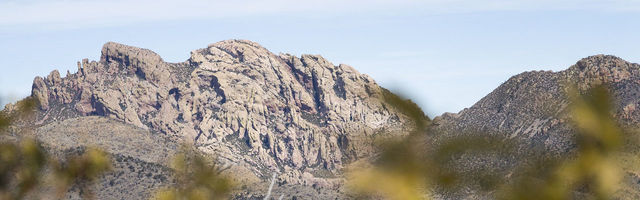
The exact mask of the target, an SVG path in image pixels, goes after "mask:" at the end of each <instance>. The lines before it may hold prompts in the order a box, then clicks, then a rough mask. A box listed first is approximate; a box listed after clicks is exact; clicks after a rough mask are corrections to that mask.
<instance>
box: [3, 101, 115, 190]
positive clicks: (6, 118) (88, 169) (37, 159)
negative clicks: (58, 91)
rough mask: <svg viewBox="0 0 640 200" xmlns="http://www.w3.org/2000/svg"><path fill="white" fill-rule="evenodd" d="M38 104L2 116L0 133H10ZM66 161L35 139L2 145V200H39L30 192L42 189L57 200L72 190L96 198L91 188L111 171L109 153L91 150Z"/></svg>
mask: <svg viewBox="0 0 640 200" xmlns="http://www.w3.org/2000/svg"><path fill="white" fill-rule="evenodd" d="M36 105H37V102H35V100H33V99H32V98H26V99H24V100H21V101H19V102H17V103H16V105H15V107H16V108H14V109H15V110H12V111H11V112H9V111H7V110H3V111H2V112H0V133H6V132H5V130H6V129H7V128H9V126H10V125H11V124H12V122H14V121H16V120H21V119H24V118H26V117H28V116H29V115H31V114H32V112H33V109H34V108H35V106H36ZM61 160H62V161H60V160H58V159H56V158H54V157H53V156H52V155H49V154H48V153H47V152H46V151H45V150H44V149H43V148H42V146H41V145H40V144H39V143H38V142H37V141H36V140H35V139H33V138H23V139H20V140H17V139H16V141H12V140H9V139H6V140H5V139H3V141H0V199H3V200H5V199H6V200H11V199H24V198H27V197H28V198H29V199H38V198H39V197H38V195H41V194H38V192H34V193H33V195H35V196H28V192H31V191H34V190H38V188H40V189H43V188H47V187H50V188H55V190H56V197H57V199H59V198H62V197H63V196H64V195H65V194H66V192H67V191H68V190H69V188H71V187H72V186H74V185H76V186H78V187H79V188H81V189H82V191H84V192H83V193H82V194H83V197H84V198H93V197H92V192H91V191H90V188H89V186H90V185H91V183H93V181H95V180H96V179H97V178H98V177H100V175H101V174H102V173H104V172H106V171H108V170H110V168H111V165H110V163H111V161H110V158H109V156H108V155H107V153H105V152H104V151H102V150H99V149H97V148H89V149H88V150H86V151H85V152H84V153H83V154H82V155H69V156H67V157H65V158H63V159H61Z"/></svg>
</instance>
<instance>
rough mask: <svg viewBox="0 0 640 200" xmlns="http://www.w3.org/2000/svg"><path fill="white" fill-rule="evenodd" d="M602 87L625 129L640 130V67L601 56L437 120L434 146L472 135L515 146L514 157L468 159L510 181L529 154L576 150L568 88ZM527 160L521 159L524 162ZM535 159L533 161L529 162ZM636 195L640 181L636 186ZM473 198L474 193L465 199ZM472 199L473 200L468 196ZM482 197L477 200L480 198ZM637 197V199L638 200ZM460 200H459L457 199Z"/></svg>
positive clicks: (518, 79)
mask: <svg viewBox="0 0 640 200" xmlns="http://www.w3.org/2000/svg"><path fill="white" fill-rule="evenodd" d="M597 84H606V85H608V87H609V88H610V90H611V92H612V95H613V97H612V98H613V100H614V102H612V103H613V104H614V109H615V110H614V112H613V113H612V114H613V115H614V116H615V117H617V119H619V121H620V123H621V124H622V125H623V126H625V127H630V128H633V127H638V122H640V111H639V110H637V107H638V106H640V65H638V64H635V63H629V62H627V61H624V60H622V59H620V58H617V57H615V56H608V55H596V56H590V57H587V58H584V59H582V60H580V61H578V62H577V63H576V64H575V65H573V66H571V67H569V68H568V69H566V70H563V71H559V72H551V71H531V72H524V73H521V74H518V75H516V76H513V77H511V78H510V79H509V80H507V81H506V82H505V83H503V84H502V85H500V86H499V87H498V88H496V89H495V90H494V91H493V92H491V93H490V94H488V95H487V96H485V97H484V98H482V99H481V100H480V101H478V102H477V103H476V104H474V105H473V106H471V107H470V108H467V109H464V110H462V111H461V112H459V113H455V114H453V113H446V114H443V115H442V116H439V117H436V118H435V119H434V120H433V124H432V126H431V127H430V131H432V132H433V133H435V135H436V137H432V138H431V139H432V140H435V141H431V142H434V143H439V142H441V141H443V140H444V139H443V138H447V137H451V136H461V135H462V136H464V135H470V134H481V135H482V134H491V135H497V136H499V137H503V138H510V139H513V141H516V143H517V144H518V145H517V148H518V149H517V151H514V152H513V153H512V154H511V157H506V158H500V159H485V160H482V161H479V160H473V161H472V160H469V162H466V161H465V162H466V163H464V162H463V163H464V164H463V165H465V166H467V167H469V168H475V167H478V163H479V162H483V163H482V164H481V165H483V166H491V167H497V168H499V169H502V170H503V171H502V175H504V177H509V176H510V173H511V172H513V170H514V167H515V166H517V165H518V164H519V162H522V161H523V160H522V158H528V157H526V156H525V154H527V153H537V154H539V155H544V156H554V155H567V153H571V152H572V151H573V150H575V147H576V144H575V142H574V140H573V136H575V133H576V131H575V129H574V127H573V126H572V124H571V116H570V111H569V108H568V107H569V100H568V99H569V98H568V96H567V95H568V90H569V87H577V89H578V90H579V91H585V90H586V89H588V88H591V87H592V86H594V85H597ZM519 156H522V157H519ZM529 158H530V157H529ZM626 170H627V173H626V175H627V177H626V178H627V179H628V180H629V181H630V182H633V180H638V179H639V178H640V177H639V176H638V175H637V174H640V173H639V172H640V171H638V170H639V169H637V168H634V167H631V168H626ZM632 185H634V186H631V187H636V188H635V189H634V192H633V193H636V195H637V193H638V192H637V191H638V190H637V189H638V188H640V187H638V184H637V182H633V184H632ZM625 193H628V192H625ZM463 195H470V196H473V195H474V194H472V193H470V194H463ZM467 197H468V196H467ZM476 197H477V196H476ZM637 197H638V196H636V197H634V198H637ZM455 198H461V197H459V196H457V197H454V199H455Z"/></svg>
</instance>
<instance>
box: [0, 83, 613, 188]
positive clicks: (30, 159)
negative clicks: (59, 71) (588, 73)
mask: <svg viewBox="0 0 640 200" xmlns="http://www.w3.org/2000/svg"><path fill="white" fill-rule="evenodd" d="M569 96H570V98H571V102H572V104H571V107H570V110H571V114H572V119H573V120H574V121H573V123H574V125H575V127H576V130H577V131H578V132H577V134H576V137H575V143H576V145H577V148H576V150H575V154H572V155H571V156H566V157H535V158H531V159H530V160H531V161H530V162H526V164H527V165H526V166H519V167H518V168H517V170H516V172H515V173H514V174H513V175H512V176H509V177H504V176H497V175H496V174H499V173H496V172H495V170H501V169H490V168H491V167H488V168H489V169H485V168H482V167H483V166H480V167H479V170H478V169H471V170H460V169H458V167H459V166H457V165H458V163H457V162H456V159H458V160H459V159H462V160H464V159H476V158H477V157H480V156H482V157H489V158H492V157H510V156H511V157H512V156H514V151H517V148H516V144H515V143H514V142H513V141H510V140H509V139H506V138H502V137H498V136H493V135H490V134H486V135H465V136H460V137H453V138H448V139H447V140H443V141H438V145H436V146H430V147H425V146H424V144H425V141H424V140H425V139H424V134H425V132H427V129H426V127H427V126H428V125H429V123H430V120H429V119H428V118H427V117H426V116H425V115H424V113H423V112H422V110H421V109H420V108H419V107H418V106H417V105H416V104H414V103H413V102H411V101H407V100H404V99H402V98H401V97H399V96H397V95H393V94H392V93H390V92H388V93H386V94H385V101H386V102H387V103H388V104H390V105H393V106H394V107H395V108H396V109H397V110H399V111H401V112H403V113H405V115H406V116H407V117H409V118H410V119H411V121H412V123H411V124H412V126H413V128H412V130H411V131H410V132H409V134H408V135H406V136H405V137H403V138H399V139H395V140H388V141H385V142H384V143H382V144H381V148H382V151H381V153H380V155H379V156H378V157H377V159H376V160H375V161H374V162H373V163H372V164H370V165H368V166H365V167H364V168H354V169H353V170H352V171H350V172H349V177H348V180H349V182H348V187H349V188H350V189H352V191H354V192H355V195H356V197H363V198H386V199H398V200H400V199H401V200H412V199H429V198H431V197H433V195H435V194H434V191H436V190H452V191H456V190H463V189H465V187H466V186H467V185H477V186H479V189H481V190H483V191H490V194H491V195H492V198H495V199H552V200H553V199H559V200H560V199H572V198H574V197H576V194H580V195H582V194H583V195H582V196H581V197H585V198H592V199H610V198H611V197H612V195H613V194H614V193H615V192H616V191H617V190H618V189H619V185H620V184H619V183H620V182H621V179H622V169H621V167H620V164H619V159H616V156H617V155H618V154H619V152H620V151H621V150H622V149H623V147H624V145H625V144H624V140H623V137H624V136H625V134H624V131H623V130H622V129H621V128H619V126H618V124H617V122H616V120H615V119H614V118H612V117H611V105H610V103H611V99H609V94H608V92H607V90H606V88H605V87H602V86H600V87H594V88H593V89H591V90H589V91H587V92H586V94H584V95H579V93H578V92H577V91H576V90H573V92H571V93H570V95H569ZM35 105H37V103H36V102H34V101H33V100H32V99H29V98H28V99H25V100H23V101H21V102H18V103H17V104H16V109H17V111H16V112H0V132H2V133H4V132H5V131H4V130H5V129H7V128H8V127H10V125H11V124H12V122H14V121H15V120H17V119H20V118H21V117H24V116H27V115H29V114H30V113H31V112H32V110H33V109H34V108H35ZM469 152H471V153H472V154H473V155H476V157H468V156H469ZM465 156H467V157H465ZM525 159H527V158H525ZM170 166H171V170H172V171H173V174H174V180H175V184H172V185H171V187H167V188H163V189H161V190H159V191H157V193H156V194H155V195H154V196H153V197H152V198H153V199H161V200H165V199H224V198H228V194H229V193H230V191H231V189H232V188H233V186H234V185H235V184H234V183H232V181H231V179H230V178H229V177H227V176H225V175H223V174H222V173H221V170H220V169H219V168H218V167H217V166H216V165H215V163H214V159H213V158H211V157H209V156H207V155H204V154H202V153H201V152H199V151H198V150H195V149H193V148H188V147H185V148H183V151H182V152H180V153H178V154H177V155H175V156H174V158H173V161H172V162H171V163H170ZM110 169H111V160H110V158H109V156H108V154H107V153H106V152H104V151H102V150H100V149H97V148H88V149H87V150H86V151H84V153H83V154H81V155H75V156H67V157H65V158H61V159H56V158H54V157H53V156H52V155H49V154H48V153H47V152H45V151H44V150H43V148H42V147H41V146H40V144H38V142H37V141H35V140H34V139H21V140H19V141H10V140H6V141H0V199H24V198H27V196H29V195H28V193H29V192H31V191H34V190H38V188H40V187H52V188H54V189H55V191H56V195H57V197H58V198H62V197H63V196H64V195H65V194H66V192H67V191H68V190H69V188H71V187H73V186H74V185H75V186H78V187H80V188H81V189H83V191H85V192H84V193H82V194H83V195H84V196H83V197H84V198H93V196H92V193H91V191H90V187H89V186H91V183H92V182H95V181H96V180H97V179H98V178H99V177H101V175H102V174H103V173H105V172H107V171H109V170H110ZM492 170H494V171H492ZM47 174H49V175H47ZM46 178H50V180H44V179H46ZM47 183H48V186H47ZM29 197H30V196H29ZM36 198H37V197H36Z"/></svg>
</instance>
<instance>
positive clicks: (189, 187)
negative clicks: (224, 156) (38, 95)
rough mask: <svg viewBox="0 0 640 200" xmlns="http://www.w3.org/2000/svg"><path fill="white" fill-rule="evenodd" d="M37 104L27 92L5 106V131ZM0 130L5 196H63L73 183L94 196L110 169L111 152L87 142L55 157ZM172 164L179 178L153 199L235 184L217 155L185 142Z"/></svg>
mask: <svg viewBox="0 0 640 200" xmlns="http://www.w3.org/2000/svg"><path fill="white" fill-rule="evenodd" d="M11 106H13V105H11ZM36 106H37V102H35V101H34V100H33V99H32V98H26V99H25V100H22V101H19V102H17V103H16V105H15V106H14V107H12V108H11V109H10V110H3V111H2V112H0V133H3V134H4V133H7V132H6V130H7V129H8V128H10V126H11V125H12V123H14V122H16V121H20V120H25V119H26V118H28V117H29V116H30V115H31V114H32V113H33V110H34V108H36ZM1 136H2V135H0V139H2V140H1V141H0V200H14V199H25V198H26V199H39V198H40V197H43V196H42V195H51V194H41V192H42V191H48V189H53V190H54V191H55V197H56V198H55V199H62V198H64V196H65V194H66V193H67V191H69V189H70V188H72V187H74V186H75V187H78V188H80V190H81V191H82V192H81V195H82V198H84V199H94V198H95V197H94V195H93V192H92V191H91V186H92V185H93V183H95V182H96V181H97V180H98V179H99V178H100V177H101V176H102V175H103V174H104V173H105V172H108V171H110V170H111V162H112V161H111V159H110V157H109V155H108V153H106V152H104V151H103V150H101V149H99V148H96V147H89V148H86V150H84V152H83V153H82V154H81V155H66V156H65V157H64V158H56V157H54V156H53V155H49V154H48V152H46V151H45V150H44V149H43V147H42V146H41V145H40V144H39V143H38V142H37V141H36V140H35V139H33V138H22V139H15V140H11V139H6V138H4V137H1ZM3 138H4V139H3ZM170 166H171V169H172V172H173V175H174V180H175V181H176V183H175V184H173V187H170V188H165V189H162V190H159V191H158V192H157V193H156V195H155V196H154V197H153V199H161V200H169V199H193V200H199V199H203V200H204V199H224V198H226V197H227V195H228V194H229V191H230V190H231V188H232V186H233V184H232V183H231V179H229V178H228V177H226V176H224V175H222V174H221V171H220V169H219V168H218V167H217V166H216V165H215V163H214V159H213V158H212V157H210V156H207V155H204V154H203V153H201V152H199V151H198V150H195V149H193V148H189V147H187V146H186V145H185V146H184V147H183V149H182V151H181V152H180V153H178V154H176V155H175V156H174V158H173V160H172V163H170ZM30 192H31V193H30ZM39 195H41V196H39ZM48 197H49V198H50V197H51V196H48Z"/></svg>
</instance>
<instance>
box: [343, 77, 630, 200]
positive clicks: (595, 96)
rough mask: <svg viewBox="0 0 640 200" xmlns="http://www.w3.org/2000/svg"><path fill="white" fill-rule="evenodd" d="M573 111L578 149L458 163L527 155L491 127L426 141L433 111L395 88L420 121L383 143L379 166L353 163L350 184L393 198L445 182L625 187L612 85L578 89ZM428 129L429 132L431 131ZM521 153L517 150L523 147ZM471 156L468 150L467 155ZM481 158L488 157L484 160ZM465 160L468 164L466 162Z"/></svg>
mask: <svg viewBox="0 0 640 200" xmlns="http://www.w3.org/2000/svg"><path fill="white" fill-rule="evenodd" d="M570 97H571V101H572V104H571V105H572V106H571V109H570V111H571V114H572V119H573V120H574V125H575V127H576V128H577V131H578V132H577V134H576V136H575V142H576V144H577V149H575V153H573V154H571V155H568V156H560V157H550V156H545V155H539V154H537V155H536V154H533V155H528V156H531V158H520V159H523V160H527V159H530V160H536V161H537V162H534V161H531V162H524V163H526V164H524V165H526V166H519V168H518V169H519V170H516V171H515V172H514V174H516V175H513V176H511V175H509V176H508V177H505V176H504V175H500V173H499V172H497V171H498V170H500V168H497V169H491V168H492V167H494V168H496V167H495V166H487V167H485V166H474V167H476V168H478V169H456V168H457V167H460V166H455V165H456V162H454V161H455V159H460V158H461V157H462V159H483V158H487V157H488V158H493V159H500V158H503V159H513V158H514V157H515V156H521V154H517V152H514V151H515V149H516V148H515V142H514V141H510V140H509V139H507V138H502V137H497V136H492V135H491V134H484V135H483V134H470V135H464V136H459V137H450V138H446V139H444V140H440V141H437V145H436V144H433V145H436V146H433V147H424V145H425V144H426V143H425V140H424V137H425V129H424V127H425V125H426V124H427V123H429V121H428V120H427V119H426V118H423V117H420V114H419V113H422V112H421V111H420V110H419V109H420V108H418V107H417V106H415V104H412V103H411V102H409V101H405V100H402V98H400V97H398V96H395V95H387V97H386V102H387V103H388V104H390V105H392V106H393V107H395V108H397V109H398V110H399V111H401V112H404V113H406V114H405V115H406V116H408V117H409V118H410V119H411V120H412V121H413V122H414V125H415V127H414V129H413V131H412V132H410V134H409V136H408V137H405V138H403V139H397V140H392V141H389V142H387V143H385V144H383V145H382V147H383V148H382V152H381V153H380V155H379V156H378V157H377V158H376V160H375V161H374V162H373V164H372V166H368V167H364V168H362V167H360V168H356V169H353V170H352V171H351V172H350V173H349V174H350V176H349V188H350V189H352V191H353V192H355V194H357V195H368V196H376V197H383V198H385V199H428V198H430V197H431V195H430V194H429V193H430V192H432V191H434V190H439V189H462V188H464V187H467V188H468V187H470V186H471V185H473V184H475V185H476V186H477V187H479V188H480V189H482V190H485V191H491V192H489V193H490V194H492V196H493V198H498V199H572V198H574V197H575V196H576V195H582V196H587V197H593V198H596V199H609V198H610V197H611V195H612V194H613V193H614V192H615V191H616V190H617V185H618V183H619V181H620V178H621V174H620V168H619V165H618V164H617V161H616V160H615V157H614V155H615V154H616V153H617V152H618V151H619V150H620V148H621V145H622V135H623V134H622V131H621V129H620V128H618V125H617V123H616V120H615V119H614V118H612V117H611V113H610V103H611V100H610V99H609V94H608V92H607V90H606V87H604V86H598V87H594V88H593V89H591V90H589V91H587V92H586V94H585V95H579V93H578V92H577V91H575V90H573V91H572V92H571V94H570ZM427 137H428V136H427ZM516 154H517V155H516ZM464 156H466V157H464ZM480 165H481V164H480ZM463 167H465V166H463Z"/></svg>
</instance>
